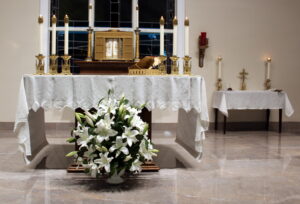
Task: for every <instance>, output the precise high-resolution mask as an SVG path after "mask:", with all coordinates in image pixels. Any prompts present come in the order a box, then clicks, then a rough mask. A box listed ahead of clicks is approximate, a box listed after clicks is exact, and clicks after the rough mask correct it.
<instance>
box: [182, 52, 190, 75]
mask: <svg viewBox="0 0 300 204" xmlns="http://www.w3.org/2000/svg"><path fill="white" fill-rule="evenodd" d="M191 59H192V58H191V57H189V56H185V57H184V58H183V60H184V62H183V63H184V65H183V74H184V75H191V70H192V65H191Z"/></svg>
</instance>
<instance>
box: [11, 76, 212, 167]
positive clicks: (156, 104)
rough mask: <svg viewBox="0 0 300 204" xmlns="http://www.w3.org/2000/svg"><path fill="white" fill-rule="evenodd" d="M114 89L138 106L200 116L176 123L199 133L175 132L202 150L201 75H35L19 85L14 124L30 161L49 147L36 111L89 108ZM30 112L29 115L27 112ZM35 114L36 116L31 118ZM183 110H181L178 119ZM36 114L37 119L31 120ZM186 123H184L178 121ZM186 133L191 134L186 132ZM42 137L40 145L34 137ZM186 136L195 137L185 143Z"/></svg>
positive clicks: (205, 122)
mask: <svg viewBox="0 0 300 204" xmlns="http://www.w3.org/2000/svg"><path fill="white" fill-rule="evenodd" d="M108 90H113V94H114V96H115V97H119V96H120V95H122V94H124V95H125V97H126V98H128V99H129V101H130V102H131V103H132V104H134V105H142V104H146V108H147V109H148V110H150V111H151V110H153V109H165V108H169V107H170V108H171V109H172V110H174V111H177V110H179V109H182V110H184V112H185V113H186V114H187V115H185V116H184V117H190V114H193V117H196V120H192V121H193V122H191V123H190V124H189V123H186V121H184V120H180V119H179V124H178V127H179V128H180V127H184V126H190V129H194V130H195V131H191V132H182V131H177V136H176V137H177V138H176V140H177V141H181V142H180V143H182V144H183V143H184V144H187V145H188V146H189V147H187V149H189V150H191V149H192V150H194V151H195V152H196V153H201V151H202V148H201V147H200V146H201V142H200V141H202V140H203V139H204V131H205V130H207V128H208V127H207V126H208V111H207V104H206V91H205V82H204V79H203V78H202V77H200V76H99V75H98V76H97V75H85V76H63V75H61V76H37V75H25V76H24V77H23V79H22V82H21V86H20V96H19V102H18V109H17V115H16V122H15V132H16V133H17V135H18V138H19V143H20V149H21V151H22V152H24V155H25V158H26V159H27V162H30V161H29V160H28V159H29V156H30V159H33V158H34V157H35V154H36V152H37V151H39V150H40V149H41V148H43V146H46V145H47V141H46V140H45V139H41V138H45V137H44V133H42V132H36V131H35V128H38V127H34V126H33V124H35V122H34V121H33V120H39V121H44V118H43V116H41V115H40V116H37V115H35V114H37V113H38V112H37V111H38V110H39V109H41V110H42V111H43V110H49V109H53V108H55V109H63V108H65V107H68V108H71V109H73V110H75V109H76V108H78V107H81V108H83V109H90V108H92V107H95V106H96V105H97V103H98V101H99V99H101V98H103V97H105V96H107V92H108ZM29 113H30V114H29ZM31 114H33V115H34V117H29V115H31ZM181 115H182V117H183V114H179V117H181ZM32 118H33V119H32ZM180 121H182V122H180ZM186 134H188V135H186ZM35 138H39V139H41V141H40V142H39V144H38V145H36V146H35V145H34V144H33V143H32V142H31V141H32V140H33V139H35ZM185 140H191V141H189V142H184V141H185Z"/></svg>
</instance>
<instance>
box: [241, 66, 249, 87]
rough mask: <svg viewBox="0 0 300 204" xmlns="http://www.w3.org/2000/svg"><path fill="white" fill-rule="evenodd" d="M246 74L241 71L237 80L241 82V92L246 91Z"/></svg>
mask: <svg viewBox="0 0 300 204" xmlns="http://www.w3.org/2000/svg"><path fill="white" fill-rule="evenodd" d="M247 75H248V72H246V70H245V69H243V71H242V72H240V76H239V78H240V79H241V80H242V85H241V90H246V79H247Z"/></svg>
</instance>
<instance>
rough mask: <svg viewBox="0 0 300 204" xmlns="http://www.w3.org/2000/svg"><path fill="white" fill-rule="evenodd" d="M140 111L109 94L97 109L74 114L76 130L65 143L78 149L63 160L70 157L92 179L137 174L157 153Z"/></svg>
mask: <svg viewBox="0 0 300 204" xmlns="http://www.w3.org/2000/svg"><path fill="white" fill-rule="evenodd" d="M143 107H144V106H141V107H134V106H132V105H130V104H129V101H128V100H127V99H126V98H125V97H121V99H119V100H116V99H113V98H112V97H111V94H110V91H109V94H108V97H106V98H103V99H101V100H100V101H99V103H98V107H97V108H93V109H91V110H90V111H84V113H79V112H76V113H75V116H76V119H77V127H76V128H75V129H74V130H73V136H72V137H71V138H69V139H68V140H67V141H68V142H70V143H74V142H77V144H78V145H79V149H78V151H73V152H70V153H69V154H67V156H74V157H75V158H76V161H77V164H78V165H82V166H83V167H84V168H85V170H86V173H89V174H90V175H91V176H92V177H99V176H100V175H103V174H104V175H108V176H112V175H113V174H118V173H119V172H122V171H123V172H124V171H127V172H133V173H137V172H140V171H141V165H142V164H143V162H144V161H146V160H152V156H156V153H157V152H158V150H156V149H154V148H153V145H152V143H151V141H150V140H149V139H148V137H147V135H148V127H149V126H148V124H147V123H146V122H144V121H143V120H142V119H141V118H140V116H139V113H140V112H141V110H142V109H143Z"/></svg>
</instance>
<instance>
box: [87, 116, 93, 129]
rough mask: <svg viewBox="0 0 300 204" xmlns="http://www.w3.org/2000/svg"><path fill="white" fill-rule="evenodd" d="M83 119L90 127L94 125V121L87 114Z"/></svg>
mask: <svg viewBox="0 0 300 204" xmlns="http://www.w3.org/2000/svg"><path fill="white" fill-rule="evenodd" d="M85 120H86V122H87V123H88V124H89V125H90V126H91V127H94V122H93V120H92V119H91V118H90V117H89V116H86V117H85Z"/></svg>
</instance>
